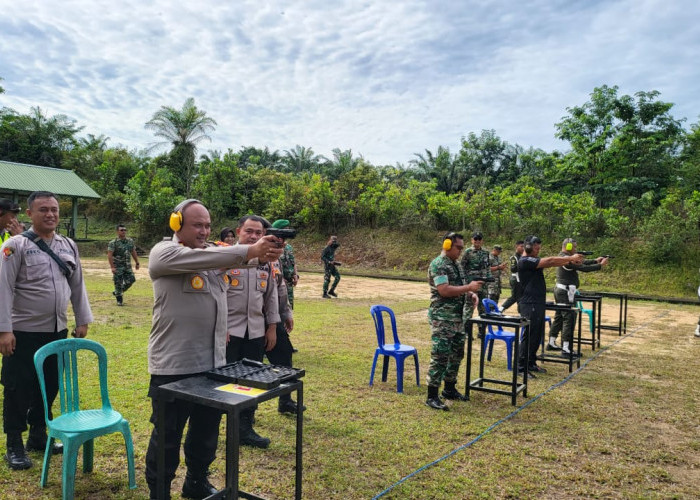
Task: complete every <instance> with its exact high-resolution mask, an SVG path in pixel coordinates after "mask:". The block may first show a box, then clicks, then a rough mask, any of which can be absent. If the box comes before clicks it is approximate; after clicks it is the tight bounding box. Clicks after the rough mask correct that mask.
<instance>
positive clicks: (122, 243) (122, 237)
mask: <svg viewBox="0 0 700 500" xmlns="http://www.w3.org/2000/svg"><path fill="white" fill-rule="evenodd" d="M131 257H133V258H134V262H135V263H136V270H137V271H138V269H139V267H140V266H141V264H140V263H139V256H138V254H137V253H136V247H135V246H134V240H132V239H131V238H127V237H126V226H124V225H123V224H119V225H118V226H117V237H116V238H114V239H113V240H112V241H110V242H109V244H108V245H107V259H108V260H109V267H110V269H111V270H112V279H113V280H114V291H113V292H112V295H114V296H115V297H116V298H117V305H118V306H122V305H124V300H123V296H124V292H126V291H127V290H128V289H129V288H131V285H133V284H134V282H135V281H136V277H135V276H134V271H132V270H131Z"/></svg>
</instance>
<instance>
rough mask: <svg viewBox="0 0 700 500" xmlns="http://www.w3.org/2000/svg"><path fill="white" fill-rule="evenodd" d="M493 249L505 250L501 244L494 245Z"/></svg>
mask: <svg viewBox="0 0 700 500" xmlns="http://www.w3.org/2000/svg"><path fill="white" fill-rule="evenodd" d="M493 249H494V250H498V251H499V252H501V251H502V250H503V247H502V246H501V245H494V246H493Z"/></svg>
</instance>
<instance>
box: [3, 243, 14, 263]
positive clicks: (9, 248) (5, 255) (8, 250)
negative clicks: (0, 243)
mask: <svg viewBox="0 0 700 500" xmlns="http://www.w3.org/2000/svg"><path fill="white" fill-rule="evenodd" d="M13 253H15V249H14V248H13V247H12V246H11V245H7V246H6V247H5V248H3V250H2V256H3V258H4V259H5V260H7V259H9V258H10V257H12V254H13Z"/></svg>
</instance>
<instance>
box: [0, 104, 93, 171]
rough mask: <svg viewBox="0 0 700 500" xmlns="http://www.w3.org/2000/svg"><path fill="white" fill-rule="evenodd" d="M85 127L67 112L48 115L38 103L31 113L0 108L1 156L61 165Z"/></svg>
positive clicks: (9, 159) (3, 158) (36, 163)
mask: <svg viewBox="0 0 700 500" xmlns="http://www.w3.org/2000/svg"><path fill="white" fill-rule="evenodd" d="M82 129H83V127H78V126H77V125H76V122H75V120H72V119H70V118H68V117H67V116H65V115H54V116H52V117H48V116H46V115H45V114H44V113H43V112H42V111H41V108H39V107H38V106H37V107H34V108H32V109H31V113H30V114H28V115H21V114H19V113H16V112H15V111H13V110H11V109H9V108H3V109H0V159H1V160H7V161H13V162H18V163H28V164H32V165H41V166H45V167H57V168H61V167H62V166H63V161H64V155H65V154H68V153H69V152H70V151H71V150H72V149H73V148H74V147H75V146H76V144H77V137H76V135H77V134H78V132H80V131H81V130H82Z"/></svg>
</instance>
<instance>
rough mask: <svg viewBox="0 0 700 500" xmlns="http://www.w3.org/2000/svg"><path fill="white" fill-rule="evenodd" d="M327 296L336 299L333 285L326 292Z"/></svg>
mask: <svg viewBox="0 0 700 500" xmlns="http://www.w3.org/2000/svg"><path fill="white" fill-rule="evenodd" d="M328 295H330V296H331V297H335V298H336V299H337V298H338V294H336V293H335V285H333V286H332V287H331V289H330V290H328Z"/></svg>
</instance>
